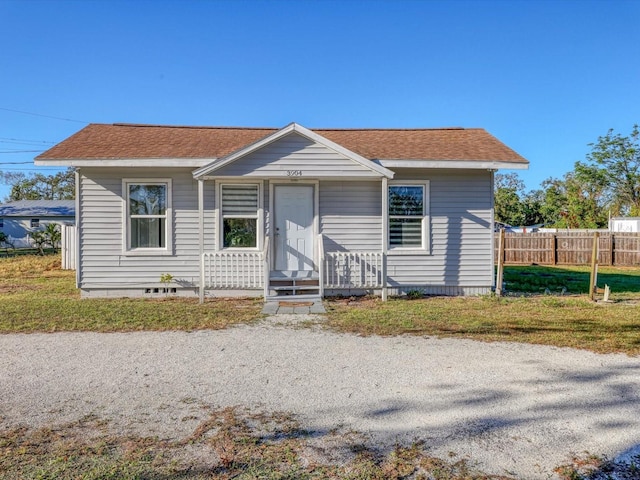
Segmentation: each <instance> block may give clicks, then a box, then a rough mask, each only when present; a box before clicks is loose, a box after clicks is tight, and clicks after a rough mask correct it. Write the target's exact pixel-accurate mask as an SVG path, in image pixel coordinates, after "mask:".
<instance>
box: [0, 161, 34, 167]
mask: <svg viewBox="0 0 640 480" xmlns="http://www.w3.org/2000/svg"><path fill="white" fill-rule="evenodd" d="M31 164H33V162H0V167H1V166H2V165H31Z"/></svg>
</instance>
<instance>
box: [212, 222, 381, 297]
mask: <svg viewBox="0 0 640 480" xmlns="http://www.w3.org/2000/svg"><path fill="white" fill-rule="evenodd" d="M324 244H325V239H324V236H323V235H322V234H320V235H318V236H317V240H316V245H317V247H318V252H317V258H318V261H317V262H316V263H314V265H313V268H312V269H309V270H275V269H273V267H272V266H273V262H272V259H271V255H272V254H271V249H270V246H269V245H270V244H269V238H268V237H265V238H264V241H263V248H262V250H261V251H259V252H256V251H248V252H237V251H234V252H225V251H219V252H205V253H203V254H202V271H201V285H202V286H203V288H202V289H201V292H200V294H201V298H204V295H205V291H206V290H221V291H231V290H233V291H237V290H240V291H247V292H260V294H261V295H262V296H263V297H264V299H265V301H268V300H284V299H290V300H294V299H295V300H307V299H318V298H323V297H324V296H325V293H326V292H327V291H331V292H332V293H343V294H345V295H349V294H351V293H353V292H358V293H360V292H373V291H381V292H382V296H383V297H385V298H386V275H385V262H386V257H385V254H384V253H383V252H382V251H377V252H375V251H356V252H344V251H332V252H325V251H324Z"/></svg>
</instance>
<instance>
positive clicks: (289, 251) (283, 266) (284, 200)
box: [274, 185, 313, 270]
mask: <svg viewBox="0 0 640 480" xmlns="http://www.w3.org/2000/svg"><path fill="white" fill-rule="evenodd" d="M274 202H275V232H274V238H275V247H276V270H313V186H311V185H295V186H293V185H286V186H285V185H279V186H276V187H275V198H274Z"/></svg>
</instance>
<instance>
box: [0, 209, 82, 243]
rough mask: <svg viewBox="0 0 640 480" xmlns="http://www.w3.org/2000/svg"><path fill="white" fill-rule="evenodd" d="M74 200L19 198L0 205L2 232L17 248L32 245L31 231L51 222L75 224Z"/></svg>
mask: <svg viewBox="0 0 640 480" xmlns="http://www.w3.org/2000/svg"><path fill="white" fill-rule="evenodd" d="M75 205H76V204H75V201H73V200H18V201H15V202H7V203H5V204H2V205H0V232H2V233H4V234H5V235H6V236H7V238H8V240H9V242H11V244H12V245H13V246H14V247H15V248H28V247H31V242H30V240H29V233H31V232H33V231H36V230H42V229H44V228H45V227H46V225H48V224H49V223H56V224H58V225H73V224H74V223H75V215H76V214H75Z"/></svg>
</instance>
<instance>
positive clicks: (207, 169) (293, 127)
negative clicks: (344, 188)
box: [193, 123, 393, 178]
mask: <svg viewBox="0 0 640 480" xmlns="http://www.w3.org/2000/svg"><path fill="white" fill-rule="evenodd" d="M293 132H296V133H298V134H300V135H302V136H303V137H306V138H308V139H309V140H311V141H312V142H316V143H318V144H320V145H323V146H325V147H327V148H329V149H331V150H333V151H335V152H336V153H339V154H340V155H342V156H344V157H346V158H349V159H350V160H353V161H354V162H356V163H358V164H360V165H361V166H363V167H364V168H367V169H368V170H372V171H374V172H377V173H379V174H380V175H381V176H383V177H387V178H393V172H392V171H391V170H388V169H386V168H385V167H383V166H381V165H376V164H375V163H373V162H371V161H370V160H368V159H366V158H364V157H362V156H360V155H358V154H357V153H355V152H352V151H351V150H348V149H346V148H344V147H342V146H341V145H338V144H337V143H335V142H332V141H331V140H329V139H327V138H324V137H323V136H322V135H318V134H317V133H315V132H312V131H311V130H309V129H308V128H305V127H303V126H302V125H298V124H297V123H290V124H289V125H287V126H286V127H284V128H281V129H280V130H278V131H277V132H274V133H272V134H271V135H268V136H266V137H264V138H263V139H262V140H258V141H257V142H254V143H252V144H250V145H247V146H246V147H244V148H242V149H240V150H238V151H236V152H234V153H232V154H230V155H229V156H227V157H223V158H221V159H218V160H217V161H216V163H215V165H212V164H209V165H206V166H204V167H202V168H200V169H198V170H196V171H195V172H193V177H194V178H199V177H203V176H207V175H210V174H211V173H212V172H215V171H216V170H219V169H221V168H223V167H224V166H226V165H228V164H230V163H232V162H235V161H236V160H238V159H239V158H242V157H244V156H245V155H248V154H249V153H252V152H255V151H256V150H259V149H260V148H262V147H264V146H265V145H268V144H270V143H273V142H275V141H276V140H279V139H281V138H282V137H284V136H286V135H289V134H290V133H293ZM212 163H213V162H212Z"/></svg>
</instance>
